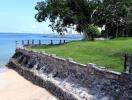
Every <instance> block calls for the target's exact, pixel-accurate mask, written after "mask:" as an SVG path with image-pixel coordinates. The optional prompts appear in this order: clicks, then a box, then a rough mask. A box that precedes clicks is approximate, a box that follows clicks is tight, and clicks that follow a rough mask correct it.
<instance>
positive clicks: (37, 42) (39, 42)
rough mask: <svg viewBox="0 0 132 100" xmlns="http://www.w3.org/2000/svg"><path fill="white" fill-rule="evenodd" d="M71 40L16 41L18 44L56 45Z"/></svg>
mask: <svg viewBox="0 0 132 100" xmlns="http://www.w3.org/2000/svg"><path fill="white" fill-rule="evenodd" d="M70 41H71V40H19V41H16V47H17V46H43V45H56V44H65V43H68V42H70Z"/></svg>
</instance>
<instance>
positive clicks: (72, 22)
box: [35, 0, 131, 39]
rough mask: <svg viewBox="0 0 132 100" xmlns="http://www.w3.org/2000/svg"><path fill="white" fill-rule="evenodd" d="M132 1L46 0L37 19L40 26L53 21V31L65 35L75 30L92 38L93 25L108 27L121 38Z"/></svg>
mask: <svg viewBox="0 0 132 100" xmlns="http://www.w3.org/2000/svg"><path fill="white" fill-rule="evenodd" d="M130 2H131V0H46V1H42V2H38V3H37V5H36V7H35V9H36V10H37V11H38V13H37V14H36V15H35V18H36V19H37V20H38V22H43V21H46V20H47V19H49V20H50V22H51V24H50V25H49V26H50V27H51V28H52V30H53V31H54V30H56V31H57V32H58V33H60V34H63V32H64V31H67V28H73V26H76V27H75V30H76V31H78V32H82V33H83V36H84V39H88V38H89V33H87V28H88V26H89V25H92V24H93V25H94V26H100V27H102V26H103V25H105V26H106V31H107V33H108V35H109V36H112V37H117V36H119V35H120V34H119V33H121V32H122V31H124V29H125V27H126V23H127V21H126V18H127V16H126V15H127V13H128V9H127V8H128V7H129V6H130Z"/></svg>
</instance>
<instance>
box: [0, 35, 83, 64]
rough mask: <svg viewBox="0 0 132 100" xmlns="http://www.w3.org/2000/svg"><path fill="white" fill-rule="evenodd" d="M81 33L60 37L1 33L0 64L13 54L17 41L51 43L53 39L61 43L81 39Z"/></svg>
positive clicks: (4, 62) (6, 61)
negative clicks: (61, 41)
mask: <svg viewBox="0 0 132 100" xmlns="http://www.w3.org/2000/svg"><path fill="white" fill-rule="evenodd" d="M80 39H81V36H80V35H67V36H64V37H59V36H56V35H53V34H50V35H48V34H27V33H0V64H6V63H8V61H9V58H10V57H11V56H12V55H13V53H14V52H15V48H16V42H15V41H18V43H21V41H22V40H25V42H26V40H35V43H38V40H43V43H45V44H49V43H50V41H51V40H53V42H54V43H59V41H60V40H66V41H73V40H80Z"/></svg>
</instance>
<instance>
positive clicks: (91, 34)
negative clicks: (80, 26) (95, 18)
mask: <svg viewBox="0 0 132 100" xmlns="http://www.w3.org/2000/svg"><path fill="white" fill-rule="evenodd" d="M86 31H87V33H88V34H89V39H90V40H94V35H101V32H100V31H99V29H98V27H97V26H95V25H93V24H92V25H89V26H88V27H87V29H86Z"/></svg>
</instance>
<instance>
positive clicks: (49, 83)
mask: <svg viewBox="0 0 132 100" xmlns="http://www.w3.org/2000/svg"><path fill="white" fill-rule="evenodd" d="M8 66H9V67H11V68H14V69H15V70H16V71H17V72H19V73H20V74H21V75H22V76H24V77H25V78H26V79H28V80H30V81H32V82H33V83H35V84H37V85H39V86H41V87H44V88H46V89H47V90H48V91H50V92H51V93H52V94H54V95H55V96H57V97H58V98H59V99H60V100H74V99H75V100H131V99H132V74H127V73H118V72H113V71H109V70H105V69H99V68H97V67H96V65H94V64H88V65H83V64H78V63H76V62H74V61H72V60H71V59H62V58H59V57H56V56H55V55H48V54H46V53H37V52H32V51H28V50H24V49H17V50H16V53H15V54H14V56H13V57H12V59H11V60H10V62H9V64H8Z"/></svg>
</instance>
